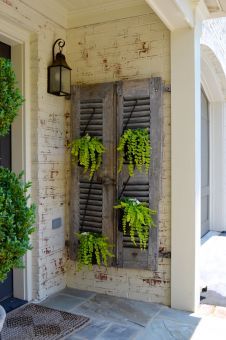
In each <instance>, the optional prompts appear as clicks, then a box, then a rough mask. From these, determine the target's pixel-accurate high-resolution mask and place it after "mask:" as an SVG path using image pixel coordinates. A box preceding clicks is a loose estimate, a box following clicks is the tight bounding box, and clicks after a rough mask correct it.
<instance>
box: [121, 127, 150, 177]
mask: <svg viewBox="0 0 226 340" xmlns="http://www.w3.org/2000/svg"><path fill="white" fill-rule="evenodd" d="M117 150H118V151H119V152H120V156H119V170H118V171H119V172H120V171H122V166H123V162H124V161H128V171H129V175H130V176H133V175H134V170H135V168H137V169H138V171H140V172H141V171H142V168H143V167H145V170H146V173H147V172H148V169H149V167H150V155H151V144H150V138H149V134H148V130H147V129H136V130H131V129H128V130H126V131H125V132H124V133H123V135H122V136H121V138H120V141H119V145H118V147H117Z"/></svg>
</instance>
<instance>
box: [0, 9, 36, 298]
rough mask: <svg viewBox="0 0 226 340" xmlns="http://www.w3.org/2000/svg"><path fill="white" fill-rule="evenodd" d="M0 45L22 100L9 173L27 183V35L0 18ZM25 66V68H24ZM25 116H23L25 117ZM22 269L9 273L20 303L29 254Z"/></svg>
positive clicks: (26, 289) (25, 293)
mask: <svg viewBox="0 0 226 340" xmlns="http://www.w3.org/2000/svg"><path fill="white" fill-rule="evenodd" d="M0 19H1V21H0V41H2V42H3V43H5V44H7V45H9V46H11V60H12V62H13V65H14V70H15V73H16V77H17V81H18V85H19V88H20V90H21V92H22V94H23V96H24V97H25V98H26V101H25V102H24V104H23V106H22V109H21V110H20V112H19V114H18V116H17V117H16V119H15V121H14V122H13V124H12V137H11V138H12V140H11V142H12V171H14V172H16V173H19V172H21V170H22V169H23V170H24V179H25V181H29V180H30V179H31V156H30V155H31V150H30V145H31V141H30V131H31V129H30V112H31V110H30V93H29V88H30V74H29V69H30V67H29V64H30V32H29V31H28V30H25V29H23V28H21V27H20V26H19V25H18V23H13V22H10V21H8V20H5V19H4V17H1V15H0ZM25 65H26V67H25ZM25 113H26V114H25ZM24 263H25V268H24V269H22V270H21V269H20V270H19V269H14V270H13V281H14V282H16V283H17V284H16V285H14V287H13V296H14V297H16V298H20V299H23V300H28V301H29V300H31V299H32V253H31V251H28V252H27V254H26V255H25V256H24Z"/></svg>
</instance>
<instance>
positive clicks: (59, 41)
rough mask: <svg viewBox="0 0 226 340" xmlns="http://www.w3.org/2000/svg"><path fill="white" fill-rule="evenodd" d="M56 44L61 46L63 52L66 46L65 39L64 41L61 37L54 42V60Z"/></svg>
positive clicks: (60, 49)
mask: <svg viewBox="0 0 226 340" xmlns="http://www.w3.org/2000/svg"><path fill="white" fill-rule="evenodd" d="M56 44H57V45H58V47H59V51H60V53H62V51H63V48H64V46H65V41H64V40H63V39H61V38H59V39H57V40H56V41H55V43H54V44H53V49H52V53H53V62H54V60H55V46H56Z"/></svg>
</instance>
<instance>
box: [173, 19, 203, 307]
mask: <svg viewBox="0 0 226 340" xmlns="http://www.w3.org/2000/svg"><path fill="white" fill-rule="evenodd" d="M200 34H201V25H197V26H196V27H195V28H194V29H192V28H190V29H189V28H185V29H178V30H176V31H174V32H172V33H171V86H172V111H171V112H172V113H171V124H172V130H171V133H172V157H171V166H172V179H171V183H172V188H171V189H172V197H171V198H172V210H171V212H172V220H171V228H172V239H171V242H172V262H171V266H172V267H171V268H172V269H171V306H172V307H173V308H178V309H182V310H188V311H194V310H195V308H196V306H197V305H198V303H199V263H198V258H199V255H198V253H199V246H200V234H201V216H200V215H201V214H200V210H201V208H200V206H201V205H200V197H201V104H200Z"/></svg>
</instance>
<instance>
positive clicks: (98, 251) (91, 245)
mask: <svg viewBox="0 0 226 340" xmlns="http://www.w3.org/2000/svg"><path fill="white" fill-rule="evenodd" d="M76 235H77V237H78V239H79V247H78V268H79V269H81V268H82V266H84V265H85V266H88V267H89V269H91V268H92V264H93V261H95V262H96V263H97V264H98V266H100V265H101V263H103V264H104V265H105V267H107V261H108V258H109V257H114V255H113V254H112V252H111V249H112V248H113V246H112V245H111V244H110V243H109V242H108V238H107V237H105V236H103V235H101V234H97V233H93V232H80V233H77V234H76Z"/></svg>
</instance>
